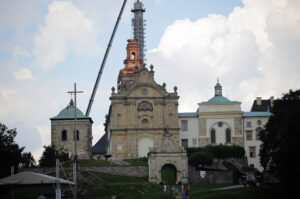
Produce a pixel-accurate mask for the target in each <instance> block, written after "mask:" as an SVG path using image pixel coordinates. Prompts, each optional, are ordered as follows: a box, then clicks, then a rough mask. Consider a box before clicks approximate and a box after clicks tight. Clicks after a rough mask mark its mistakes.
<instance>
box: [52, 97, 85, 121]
mask: <svg viewBox="0 0 300 199" xmlns="http://www.w3.org/2000/svg"><path fill="white" fill-rule="evenodd" d="M74 115H75V106H74V102H73V100H72V99H71V101H70V104H69V105H68V106H67V107H66V108H64V109H63V110H61V111H60V112H59V114H58V115H57V116H55V117H53V118H51V119H74ZM76 118H78V119H82V118H86V119H88V118H89V117H87V116H85V115H84V114H83V113H82V112H81V110H79V109H78V108H76Z"/></svg>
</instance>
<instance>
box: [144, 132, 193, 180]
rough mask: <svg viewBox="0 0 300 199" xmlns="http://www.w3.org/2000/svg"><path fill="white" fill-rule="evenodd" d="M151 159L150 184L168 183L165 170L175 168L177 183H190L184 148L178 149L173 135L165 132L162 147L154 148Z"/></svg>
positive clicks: (151, 151) (150, 155) (149, 155)
mask: <svg viewBox="0 0 300 199" xmlns="http://www.w3.org/2000/svg"><path fill="white" fill-rule="evenodd" d="M148 157H149V182H154V183H161V182H162V183H167V182H166V181H165V179H163V176H164V168H166V167H169V168H172V167H173V169H174V168H175V173H176V177H175V180H174V181H175V183H176V184H178V183H184V184H186V183H188V158H187V153H186V151H185V150H184V149H183V148H182V147H178V146H176V145H175V144H174V141H173V140H172V135H171V134H170V133H169V132H168V131H165V133H164V135H163V140H162V143H161V147H152V148H150V151H149V153H148Z"/></svg>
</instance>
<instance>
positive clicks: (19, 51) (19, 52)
mask: <svg viewBox="0 0 300 199" xmlns="http://www.w3.org/2000/svg"><path fill="white" fill-rule="evenodd" d="M13 57H29V53H28V52H27V51H26V50H23V49H21V48H20V47H19V46H17V47H15V48H14V49H13Z"/></svg>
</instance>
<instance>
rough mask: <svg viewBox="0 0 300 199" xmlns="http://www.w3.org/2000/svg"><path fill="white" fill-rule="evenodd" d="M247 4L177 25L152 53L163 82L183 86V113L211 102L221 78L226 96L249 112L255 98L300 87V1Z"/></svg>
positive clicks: (278, 94)
mask: <svg viewBox="0 0 300 199" xmlns="http://www.w3.org/2000/svg"><path fill="white" fill-rule="evenodd" d="M243 4H244V5H243V7H236V8H235V9H234V10H233V11H232V12H231V13H230V14H229V15H228V17H226V16H222V15H209V16H207V17H206V18H201V19H198V20H196V21H190V20H189V19H183V20H177V21H175V22H174V23H173V24H172V25H170V26H169V27H168V28H167V29H166V30H165V32H164V35H163V36H162V38H161V41H160V44H159V46H158V48H157V49H152V50H151V51H149V52H148V55H147V57H148V60H149V63H153V64H154V65H155V66H157V67H156V76H157V78H158V80H159V81H160V82H163V81H164V82H167V83H168V84H171V86H172V87H173V86H174V85H175V84H176V85H179V94H180V96H181V98H180V111H195V109H196V107H197V103H198V102H201V101H204V100H205V101H206V100H208V99H209V98H211V97H212V96H213V92H214V90H213V87H214V85H215V83H216V79H217V77H218V76H219V77H220V81H221V84H222V85H223V94H224V95H225V96H227V93H228V94H229V98H230V99H232V100H238V101H242V102H243V109H244V110H245V111H247V110H249V109H250V105H251V104H252V101H253V100H254V98H255V97H256V96H262V97H264V98H268V97H270V96H272V95H274V96H276V97H280V96H281V94H282V93H283V92H287V91H288V90H289V89H296V88H299V87H300V79H299V74H300V67H299V66H298V63H300V57H299V56H298V55H297V52H299V51H300V13H299V10H300V3H299V1H296V0H268V1H260V0H251V1H250V0H244V1H243ZM176 74H180V78H179V77H178V76H177V75H176Z"/></svg>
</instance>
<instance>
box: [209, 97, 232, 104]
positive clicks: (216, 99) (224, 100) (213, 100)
mask: <svg viewBox="0 0 300 199" xmlns="http://www.w3.org/2000/svg"><path fill="white" fill-rule="evenodd" d="M228 102H231V101H230V100H229V99H227V98H226V97H223V96H215V97H213V98H211V99H210V100H208V101H207V103H228Z"/></svg>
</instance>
